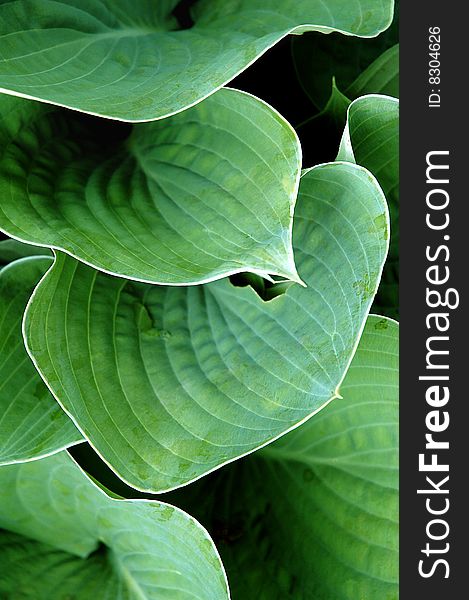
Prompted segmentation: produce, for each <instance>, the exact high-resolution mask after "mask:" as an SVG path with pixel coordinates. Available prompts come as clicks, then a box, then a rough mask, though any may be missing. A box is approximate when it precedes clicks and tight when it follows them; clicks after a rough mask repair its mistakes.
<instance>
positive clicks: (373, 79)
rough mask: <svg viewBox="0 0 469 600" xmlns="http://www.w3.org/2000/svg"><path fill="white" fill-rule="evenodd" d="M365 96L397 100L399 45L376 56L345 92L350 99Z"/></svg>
mask: <svg viewBox="0 0 469 600" xmlns="http://www.w3.org/2000/svg"><path fill="white" fill-rule="evenodd" d="M365 94H383V95H385V96H393V97H394V98H399V44H396V45H395V46H391V48H388V50H386V51H385V52H383V54H381V56H378V58H377V59H376V60H374V61H373V62H372V63H371V65H369V67H367V68H366V69H365V70H364V71H363V72H362V73H360V75H359V76H358V77H357V78H356V80H355V81H354V82H353V83H352V85H350V86H349V87H348V88H347V90H346V95H347V96H348V97H349V98H352V99H355V98H358V97H359V96H364V95H365Z"/></svg>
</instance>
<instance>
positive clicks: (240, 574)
mask: <svg viewBox="0 0 469 600" xmlns="http://www.w3.org/2000/svg"><path fill="white" fill-rule="evenodd" d="M341 394H342V395H343V399H336V400H333V401H332V402H331V403H330V404H328V405H327V406H326V408H324V409H323V410H322V411H321V412H320V413H319V414H318V415H316V416H315V417H314V418H313V419H311V420H309V421H308V422H307V423H305V424H304V425H302V426H301V427H299V428H298V429H296V430H295V431H293V432H291V433H289V434H288V435H286V436H284V437H282V438H281V439H280V440H278V441H277V442H275V443H274V444H272V445H270V446H267V447H266V448H264V449H262V450H260V451H259V452H256V453H255V454H253V455H252V456H250V457H248V458H246V459H245V460H242V461H238V462H236V463H235V464H234V465H231V466H229V467H227V468H225V469H223V470H221V471H220V472H219V473H217V475H216V476H212V477H209V478H205V479H203V480H201V481H200V482H198V483H196V484H194V485H192V486H189V487H187V488H184V489H183V490H179V491H178V492H177V493H174V494H170V495H169V497H170V499H171V501H173V502H176V503H177V504H180V505H182V506H185V507H190V510H191V511H193V512H194V514H195V515H196V516H197V517H198V518H199V519H200V520H201V521H202V522H203V523H205V524H206V525H207V526H208V528H209V530H210V531H211V533H212V535H213V537H214V540H215V543H216V544H217V546H218V548H219V550H220V553H221V556H222V559H223V562H224V564H225V567H226V569H227V573H228V579H229V581H230V585H231V589H232V595H233V599H234V600H251V599H252V600H254V599H255V600H277V599H278V600H284V599H286V598H291V599H294V600H297V599H299V598H318V599H319V598H321V599H329V598H333V599H334V600H357V599H359V598H363V599H370V600H371V599H375V598H376V599H378V598H379V599H382V600H385V599H386V600H387V599H389V600H394V599H396V598H397V597H398V593H399V592H398V504H399V498H398V412H399V411H398V325H397V323H395V322H394V321H390V320H388V319H386V318H383V317H376V316H372V317H370V318H369V319H368V321H367V325H366V328H365V330H364V333H363V336H362V338H361V340H360V345H359V347H358V350H357V353H356V355H355V357H354V359H353V362H352V365H351V367H350V369H349V371H348V373H347V376H346V378H345V381H344V383H343V384H342V385H341Z"/></svg>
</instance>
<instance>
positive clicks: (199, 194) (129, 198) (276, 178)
mask: <svg viewBox="0 0 469 600" xmlns="http://www.w3.org/2000/svg"><path fill="white" fill-rule="evenodd" d="M0 108H1V109H2V110H1V113H2V115H1V117H0V157H1V167H0V195H1V197H2V203H1V207H0V227H1V228H3V230H4V231H6V232H7V233H8V234H9V235H11V236H13V237H16V238H18V239H20V240H23V241H27V242H33V243H36V244H42V245H47V246H51V247H55V248H58V249H61V250H64V251H65V252H67V253H69V254H71V255H72V256H75V257H76V258H78V259H79V260H82V261H83V262H85V263H87V264H90V265H92V266H94V267H95V268H98V269H100V270H103V271H105V272H108V273H111V274H117V275H121V276H123V277H127V278H129V279H135V280H138V281H145V282H149V283H165V284H169V285H180V284H192V283H201V282H206V281H212V280H214V279H217V278H220V277H223V276H225V275H228V274H232V273H236V272H240V271H253V272H256V273H258V274H260V275H263V276H264V275H266V274H267V273H273V274H278V275H282V276H284V277H287V278H292V279H297V274H296V269H295V265H294V260H293V249H292V245H291V228H292V219H293V208H294V205H295V201H296V195H297V191H298V182H299V177H300V168H301V148H300V145H299V141H298V138H297V137H296V134H295V132H294V131H293V129H292V128H291V127H290V125H289V124H288V123H287V122H286V121H285V120H284V119H283V118H282V117H281V116H280V115H279V114H278V113H277V112H276V111H274V110H273V109H272V108H270V107H269V106H268V105H266V104H265V103H263V102H261V101H260V100H258V99H257V98H254V97H253V96H250V95H249V94H246V93H243V92H238V91H236V90H228V89H224V90H220V91H219V92H218V93H217V94H215V95H214V96H212V97H211V98H208V99H207V100H206V101H205V102H203V103H201V104H199V105H198V106H196V107H194V108H192V109H190V110H187V111H185V112H184V113H181V114H179V115H175V116H173V117H171V118H169V119H165V120H164V121H159V122H155V123H143V124H138V125H134V126H133V127H131V126H129V125H127V124H121V123H118V124H116V123H114V122H110V121H106V120H103V119H96V118H95V117H90V116H88V115H81V114H80V113H76V112H73V111H69V110H65V109H60V108H56V107H51V106H47V105H44V104H40V103H37V102H31V101H28V100H22V99H18V98H11V97H8V96H0Z"/></svg>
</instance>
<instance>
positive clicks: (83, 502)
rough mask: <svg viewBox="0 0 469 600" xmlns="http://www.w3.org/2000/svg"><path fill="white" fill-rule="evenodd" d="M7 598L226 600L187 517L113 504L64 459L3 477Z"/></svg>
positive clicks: (204, 541) (2, 585) (3, 588)
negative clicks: (195, 599)
mask: <svg viewBox="0 0 469 600" xmlns="http://www.w3.org/2000/svg"><path fill="white" fill-rule="evenodd" d="M0 487H1V489H2V494H1V498H0V527H2V528H4V529H7V530H9V531H10V532H14V533H9V532H7V531H0V561H1V564H2V569H1V571H0V596H1V597H2V598H31V599H34V600H36V599H38V598H44V599H46V598H48V599H49V598H50V599H51V600H52V599H55V598H75V599H77V600H89V599H90V598H96V600H111V599H112V600H114V599H116V600H117V599H119V600H121V599H122V600H124V599H125V600H131V599H132V600H133V599H135V600H141V599H143V598H145V599H148V600H151V599H154V600H161V599H162V598H168V599H176V598H177V599H181V600H183V599H184V600H186V599H187V600H189V599H194V598H197V599H199V600H205V599H208V598H210V599H213V600H227V599H228V598H229V592H228V587H227V582H226V577H225V573H224V570H223V566H222V564H221V561H220V558H219V556H218V553H217V551H216V549H215V546H214V545H213V542H212V540H211V539H210V537H209V535H208V533H207V532H206V531H205V530H204V529H203V528H202V527H201V526H200V525H199V523H197V521H195V520H194V519H192V518H191V517H190V516H189V515H187V514H186V513H184V512H183V511H181V510H179V509H177V508H175V507H173V506H170V505H169V504H165V503H163V502H148V501H130V500H129V501H123V500H116V499H111V498H109V497H108V496H106V494H104V492H102V491H101V490H100V489H99V488H98V487H96V486H95V485H94V484H93V483H91V482H90V481H89V480H88V478H87V477H86V476H85V475H84V474H83V472H82V471H81V470H80V469H79V468H78V467H77V466H76V464H75V463H74V462H73V461H72V459H71V458H70V457H69V456H68V455H67V454H66V453H61V454H57V455H55V456H51V457H49V458H46V459H43V460H40V461H34V462H32V463H27V464H23V465H12V466H8V467H2V468H0Z"/></svg>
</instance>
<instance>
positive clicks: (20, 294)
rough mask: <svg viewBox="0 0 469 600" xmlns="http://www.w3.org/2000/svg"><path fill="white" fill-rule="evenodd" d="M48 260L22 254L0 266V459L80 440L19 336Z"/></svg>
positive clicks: (37, 454)
mask: <svg viewBox="0 0 469 600" xmlns="http://www.w3.org/2000/svg"><path fill="white" fill-rule="evenodd" d="M51 262H52V261H51V259H50V258H47V257H31V258H23V259H21V260H17V261H15V262H12V263H10V264H9V265H7V266H6V267H4V268H3V269H2V270H1V271H0V464H8V463H14V462H21V461H26V460H31V459H34V458H40V457H42V456H47V455H49V454H51V453H53V452H57V451H59V450H62V449H63V448H66V447H67V446H70V445H72V444H76V443H77V442H79V441H80V440H82V439H83V438H82V437H81V435H80V433H79V431H78V430H77V429H76V427H75V426H74V425H73V423H72V422H71V421H70V419H69V418H68V417H67V416H66V415H65V413H64V412H63V411H62V409H61V408H60V406H58V404H57V402H55V400H54V398H53V397H52V396H51V394H50V393H49V391H48V389H47V387H46V386H45V384H44V383H43V381H42V380H41V378H40V377H39V374H38V373H37V371H36V370H35V368H34V366H33V364H32V362H31V360H30V358H29V356H28V354H27V352H26V349H25V347H24V342H23V337H22V335H21V321H22V318H23V312H24V309H25V307H26V303H27V302H28V300H29V297H30V295H31V293H32V291H33V289H34V287H35V286H36V284H37V282H38V281H39V279H40V278H41V276H42V275H43V274H44V273H45V271H46V270H47V268H48V267H50V265H51Z"/></svg>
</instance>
